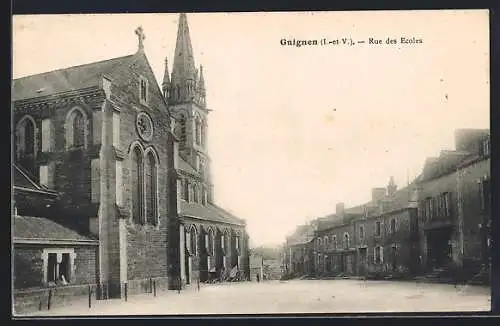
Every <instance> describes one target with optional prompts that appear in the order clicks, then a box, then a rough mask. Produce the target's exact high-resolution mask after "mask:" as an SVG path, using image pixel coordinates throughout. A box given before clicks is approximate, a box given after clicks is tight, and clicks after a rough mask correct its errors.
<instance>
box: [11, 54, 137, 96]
mask: <svg viewBox="0 0 500 326" xmlns="http://www.w3.org/2000/svg"><path fill="white" fill-rule="evenodd" d="M134 57H135V56H134V55H133V54H132V55H127V56H123V57H118V58H113V59H109V60H104V61H98V62H93V63H88V64H84V65H78V66H73V67H69V68H63V69H58V70H54V71H50V72H45V73H41V74H36V75H31V76H26V77H21V78H17V79H14V80H13V86H12V100H13V101H18V100H25V99H31V98H39V97H44V96H49V95H54V94H58V93H63V92H68V91H73V90H77V89H84V88H89V87H92V86H98V85H99V83H100V80H101V75H107V76H109V77H110V78H112V76H113V73H114V72H115V70H116V69H115V68H117V67H119V66H121V65H128V64H130V63H131V62H132V60H133V59H134Z"/></svg>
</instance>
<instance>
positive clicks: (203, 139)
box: [201, 122, 207, 148]
mask: <svg viewBox="0 0 500 326" xmlns="http://www.w3.org/2000/svg"><path fill="white" fill-rule="evenodd" d="M206 137H207V127H206V126H205V123H204V122H202V123H201V146H202V147H203V148H205V145H206V143H207V141H206Z"/></svg>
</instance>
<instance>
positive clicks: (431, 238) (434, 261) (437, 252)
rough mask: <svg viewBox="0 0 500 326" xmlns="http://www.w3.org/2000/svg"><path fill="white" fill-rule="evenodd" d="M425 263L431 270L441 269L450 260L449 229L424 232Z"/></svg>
mask: <svg viewBox="0 0 500 326" xmlns="http://www.w3.org/2000/svg"><path fill="white" fill-rule="evenodd" d="M426 233H427V234H426V237H427V259H428V260H427V261H428V266H429V267H430V268H431V269H435V268H442V267H444V266H445V265H446V264H448V263H449V262H450V261H451V260H452V258H451V257H452V247H451V228H441V229H433V230H429V231H427V232H426Z"/></svg>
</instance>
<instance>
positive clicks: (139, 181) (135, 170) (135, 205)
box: [130, 147, 144, 224]
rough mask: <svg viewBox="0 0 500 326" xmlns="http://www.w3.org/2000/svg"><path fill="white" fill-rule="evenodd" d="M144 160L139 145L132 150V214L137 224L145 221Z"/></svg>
mask: <svg viewBox="0 0 500 326" xmlns="http://www.w3.org/2000/svg"><path fill="white" fill-rule="evenodd" d="M143 170H144V169H143V161H142V151H141V150H140V148H139V147H135V148H134V149H133V150H132V178H131V180H130V181H131V186H132V214H133V220H134V222H135V223H137V224H142V223H143V221H144V220H143V214H144V198H143V194H144V191H143V185H144V182H143Z"/></svg>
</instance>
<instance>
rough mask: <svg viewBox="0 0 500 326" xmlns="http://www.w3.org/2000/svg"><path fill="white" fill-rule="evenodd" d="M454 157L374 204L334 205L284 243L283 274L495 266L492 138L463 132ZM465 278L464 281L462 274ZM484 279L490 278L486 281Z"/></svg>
mask: <svg viewBox="0 0 500 326" xmlns="http://www.w3.org/2000/svg"><path fill="white" fill-rule="evenodd" d="M455 146H456V149H455V150H443V151H441V153H440V155H439V157H432V158H428V159H427V160H426V162H425V164H424V167H423V169H422V171H421V173H420V175H419V176H418V177H417V178H415V180H413V181H411V182H408V184H407V185H406V186H405V187H403V188H402V189H398V187H397V185H396V184H395V182H394V179H393V178H392V177H391V178H390V180H389V182H388V185H387V186H386V187H376V188H373V189H372V198H371V201H370V202H368V203H365V204H362V205H359V206H356V207H351V208H346V207H344V204H343V203H338V204H337V205H336V212H335V213H334V214H331V215H328V216H325V217H321V218H317V219H315V220H313V221H312V222H310V223H308V224H307V225H301V226H299V227H297V228H296V230H295V233H294V234H292V235H291V236H289V237H287V239H286V243H285V245H284V251H283V257H282V274H283V275H286V276H288V277H293V276H304V275H315V276H338V275H346V276H347V275H358V276H368V275H385V276H389V275H397V274H399V275H419V274H420V275H422V274H429V273H436V271H438V272H441V273H445V272H449V273H451V274H453V273H455V274H456V273H457V272H460V273H461V275H468V276H467V277H471V276H472V275H477V274H478V273H480V272H482V271H483V272H484V271H487V270H488V268H489V263H490V245H491V211H490V206H491V204H490V201H491V195H490V135H489V130H478V129H460V130H457V131H456V132H455ZM464 273H465V274H464ZM486 275H487V273H486Z"/></svg>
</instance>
